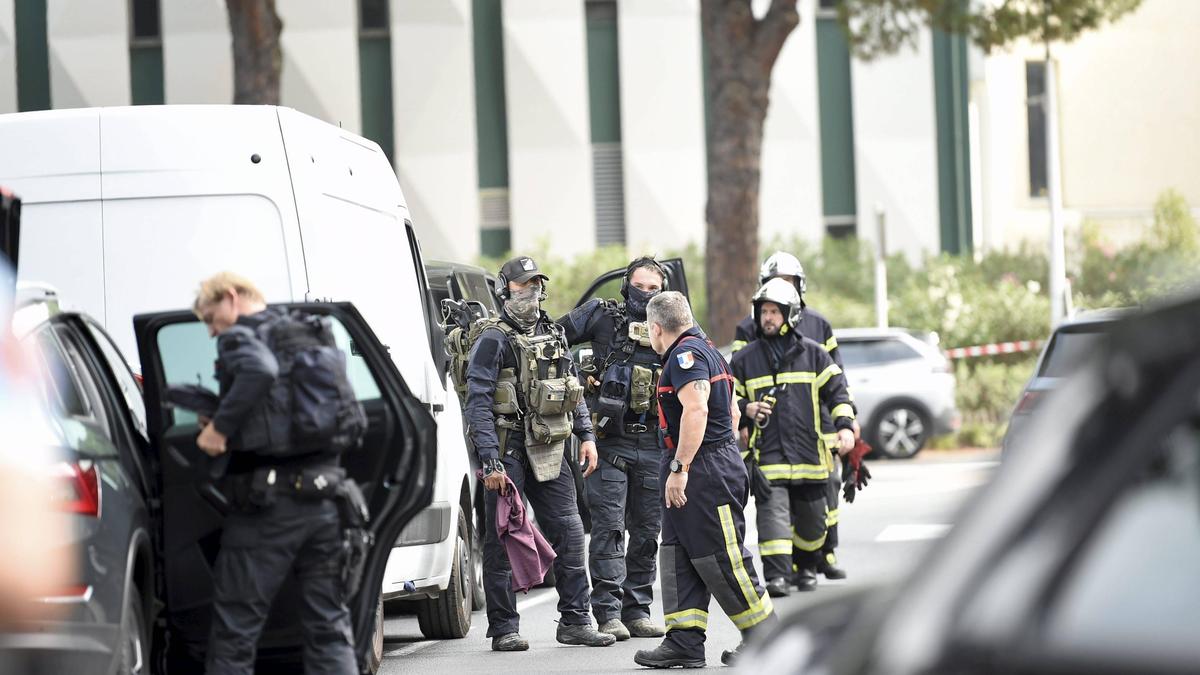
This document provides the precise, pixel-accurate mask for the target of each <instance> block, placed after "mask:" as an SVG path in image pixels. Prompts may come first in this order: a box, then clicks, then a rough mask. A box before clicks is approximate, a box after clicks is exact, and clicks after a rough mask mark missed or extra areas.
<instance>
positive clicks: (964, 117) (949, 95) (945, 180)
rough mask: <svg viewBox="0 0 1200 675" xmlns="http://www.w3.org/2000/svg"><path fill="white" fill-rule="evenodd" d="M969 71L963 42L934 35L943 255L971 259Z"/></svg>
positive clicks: (934, 74) (935, 99)
mask: <svg viewBox="0 0 1200 675" xmlns="http://www.w3.org/2000/svg"><path fill="white" fill-rule="evenodd" d="M967 68H968V66H967V40H966V38H965V37H963V36H962V35H952V34H949V33H946V32H944V31H940V30H935V31H933V86H934V110H935V114H936V119H937V128H936V131H937V158H938V218H939V221H940V223H941V227H940V235H941V246H942V251H944V252H946V253H952V254H960V253H969V252H970V251H971V250H972V248H973V246H974V241H973V240H972V230H971V148H970V135H971V134H970V128H969V125H970V120H969V116H968V112H967V106H968V92H967Z"/></svg>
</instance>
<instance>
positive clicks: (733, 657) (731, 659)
mask: <svg viewBox="0 0 1200 675" xmlns="http://www.w3.org/2000/svg"><path fill="white" fill-rule="evenodd" d="M744 646H746V645H745V643H744V642H743V643H739V644H738V646H736V647H734V648H733V649H727V650H725V651H723V652H721V663H722V664H724V665H726V666H732V665H734V664H736V663H737V660H738V658H740V657H741V656H742V647H744Z"/></svg>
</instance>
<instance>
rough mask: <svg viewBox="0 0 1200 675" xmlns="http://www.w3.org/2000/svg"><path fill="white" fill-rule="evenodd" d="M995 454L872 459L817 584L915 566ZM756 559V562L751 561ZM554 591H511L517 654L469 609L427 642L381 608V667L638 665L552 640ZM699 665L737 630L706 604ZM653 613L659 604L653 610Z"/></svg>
mask: <svg viewBox="0 0 1200 675" xmlns="http://www.w3.org/2000/svg"><path fill="white" fill-rule="evenodd" d="M996 458H997V455H996V454H995V453H994V452H988V451H979V452H974V451H959V452H925V453H922V454H921V455H918V456H917V458H916V459H914V460H909V461H900V462H887V461H874V462H871V465H870V466H871V471H872V473H873V474H874V476H875V480H873V481H872V482H871V484H870V485H869V486H868V487H867V489H866V491H865V492H863V493H862V494H861V495H860V497H859V499H858V500H856V502H855V503H854V504H843V505H842V509H841V513H842V524H841V528H840V529H841V546H840V548H839V549H838V555H839V558H840V560H841V563H842V566H843V567H844V568H845V569H846V571H847V572H848V575H849V578H848V579H846V580H845V581H839V582H830V581H825V580H824V579H822V581H821V586H822V588H828V587H832V586H835V585H843V584H861V583H866V582H886V581H889V580H896V579H898V578H900V577H902V576H903V575H904V574H905V573H906V572H907V571H909V570H911V569H912V568H913V567H914V566H916V565H917V564H919V562H920V558H921V555H922V554H923V552H924V551H925V549H926V547H927V546H928V545H929V544H930V543H931V542H932V541H934V540H936V539H938V538H939V537H941V536H942V535H943V534H944V532H945V531H946V529H947V528H948V527H949V526H950V525H951V524H953V522H954V518H955V514H956V513H957V510H958V508H959V506H960V505H961V504H962V503H963V500H965V499H966V498H968V497H969V496H970V495H971V493H972V492H973V491H974V490H975V489H976V488H978V487H979V486H980V485H983V484H984V483H986V482H987V480H988V478H989V477H990V475H991V472H992V470H993V469H994V468H995V465H996ZM746 516H747V521H748V522H749V524H750V525H749V527H750V531H749V532H748V533H747V540H748V541H749V542H750V544H751V546H752V550H754V549H753V545H754V543H755V542H756V540H757V535H756V534H755V532H754V528H753V523H754V515H753V501H752V502H751V506H750V508H748V509H747V513H746ZM756 564H757V560H756ZM822 588H818V589H817V591H816V592H814V593H805V594H793V595H792V596H791V597H788V598H784V599H782V600H776V604H775V606H776V608H777V609H778V610H779V611H780V612H783V613H786V612H789V611H794V610H795V609H796V608H798V607H802V606H803V605H804V604H805V603H807V602H811V601H812V600H813V599H814V598H818V597H820V596H821V593H822ZM556 600H557V595H556V594H555V593H554V590H553V589H537V590H535V591H532V592H530V593H529V594H528V595H527V596H524V597H523V598H519V605H518V606H519V609H520V611H521V634H522V635H523V636H524V637H526V638H527V639H528V640H529V642H530V650H529V651H528V652H524V653H513V654H500V653H495V652H492V651H490V649H489V645H490V642H489V641H488V639H487V638H486V637H484V632H485V631H486V630H487V626H486V623H487V617H486V616H485V615H484V613H483V612H482V611H476V613H475V615H474V625H473V626H472V628H471V632H470V634H468V635H467V637H466V638H464V639H462V640H446V641H427V640H425V639H424V638H423V637H422V636H421V632H420V630H419V629H418V628H417V620H416V617H414V616H411V615H405V614H403V613H393V612H391V611H389V614H388V616H387V619H386V623H385V631H384V632H385V647H384V652H385V657H384V661H383V667H382V669H381V672H383V673H409V672H414V673H495V672H577V673H585V672H586V673H610V672H623V671H631V670H643V669H641V668H639V667H638V666H637V665H636V664H634V663H633V653H634V652H635V651H637V650H638V649H649V648H653V647H654V646H655V645H656V644H657V643H658V640H637V639H634V640H629V641H626V642H619V643H617V644H616V645H614V646H612V647H607V648H588V647H564V646H562V645H559V644H557V643H556V642H555V641H554V631H555V627H556V625H557V624H556V623H555V619H557V618H558V613H557V611H556V610H555V605H556ZM710 612H712V614H711V617H712V618H711V624H710V626H709V631H708V642H707V650H708V664H709V667H710V668H713V667H717V668H719V667H721V662H720V657H721V651H722V650H724V649H730V648H732V647H734V646H736V645H737V643H738V639H739V638H738V631H737V629H735V628H734V627H733V624H732V623H730V621H729V620H728V619H727V618H725V616H724V615H723V614H722V613H721V611H720V607H719V606H717V604H716V603H715V602H714V603H712V607H711V609H710ZM654 613H655V618H656V620H659V621H661V620H662V606H661V605H656V606H655V608H654Z"/></svg>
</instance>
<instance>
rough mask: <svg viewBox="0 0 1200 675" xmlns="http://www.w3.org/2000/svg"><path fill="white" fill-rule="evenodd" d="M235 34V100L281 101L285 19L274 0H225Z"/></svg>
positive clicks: (254, 101) (256, 101) (249, 102)
mask: <svg viewBox="0 0 1200 675" xmlns="http://www.w3.org/2000/svg"><path fill="white" fill-rule="evenodd" d="M225 4H226V6H228V8H229V30H230V32H231V33H232V34H233V102H234V103H245V104H251V105H254V104H265V105H279V76H280V73H281V71H282V70H283V51H282V50H281V49H280V46H279V35H280V33H282V32H283V21H281V20H280V19H279V14H278V13H276V12H275V0H225Z"/></svg>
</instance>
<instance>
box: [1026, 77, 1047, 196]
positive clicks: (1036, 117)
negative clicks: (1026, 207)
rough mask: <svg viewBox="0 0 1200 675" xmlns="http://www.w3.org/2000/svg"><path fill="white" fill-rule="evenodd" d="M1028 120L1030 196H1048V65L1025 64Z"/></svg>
mask: <svg viewBox="0 0 1200 675" xmlns="http://www.w3.org/2000/svg"><path fill="white" fill-rule="evenodd" d="M1025 90H1026V101H1025V105H1026V120H1027V121H1028V125H1029V195H1030V196H1031V197H1044V196H1045V195H1046V109H1045V107H1044V106H1045V99H1044V97H1045V94H1046V64H1045V63H1044V62H1042V61H1029V62H1027V63H1026V64H1025Z"/></svg>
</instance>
